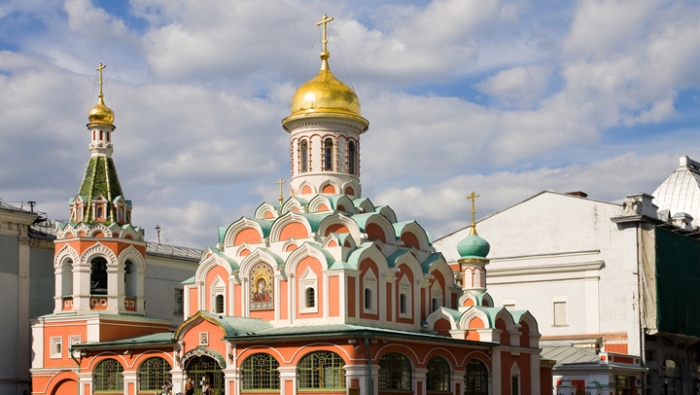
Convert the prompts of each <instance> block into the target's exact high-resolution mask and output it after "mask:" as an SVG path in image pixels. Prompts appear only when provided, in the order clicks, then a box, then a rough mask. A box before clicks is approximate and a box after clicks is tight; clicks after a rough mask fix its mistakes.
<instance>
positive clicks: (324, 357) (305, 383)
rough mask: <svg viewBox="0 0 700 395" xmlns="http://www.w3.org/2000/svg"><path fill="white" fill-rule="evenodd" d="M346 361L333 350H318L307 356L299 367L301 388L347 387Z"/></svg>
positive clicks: (298, 373) (298, 377)
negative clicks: (344, 367)
mask: <svg viewBox="0 0 700 395" xmlns="http://www.w3.org/2000/svg"><path fill="white" fill-rule="evenodd" d="M344 365H345V361H344V360H343V358H341V357H340V355H338V354H336V353H334V352H331V351H316V352H314V353H311V354H309V355H307V356H305V357H304V358H303V359H302V360H301V361H300V362H299V367H298V368H297V379H298V380H299V389H308V388H345V369H343V366H344Z"/></svg>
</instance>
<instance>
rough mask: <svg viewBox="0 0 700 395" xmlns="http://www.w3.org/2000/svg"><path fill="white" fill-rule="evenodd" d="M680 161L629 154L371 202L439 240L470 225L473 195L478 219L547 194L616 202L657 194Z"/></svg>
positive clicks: (410, 190) (471, 179)
mask: <svg viewBox="0 0 700 395" xmlns="http://www.w3.org/2000/svg"><path fill="white" fill-rule="evenodd" d="M677 160H678V158H677V157H676V156H672V155H667V154H656V155H651V156H638V155H635V154H630V153H628V154H624V155H620V156H618V157H615V158H612V159H604V160H600V161H593V162H590V163H585V164H573V165H568V166H564V167H560V168H547V167H545V168H539V169H535V170H530V171H522V172H513V171H499V172H495V173H491V174H488V175H485V174H464V175H459V176H456V177H451V178H449V179H444V180H442V181H440V182H438V183H435V184H424V185H423V186H422V187H407V188H387V189H384V190H381V191H380V192H379V193H378V195H377V196H376V197H374V198H372V201H373V202H374V203H375V204H381V205H383V204H388V205H390V206H391V207H392V208H393V209H394V211H396V213H397V216H398V217H399V220H406V219H409V218H411V219H416V220H418V222H419V223H420V224H421V225H423V226H424V227H426V228H427V229H428V230H429V231H430V233H431V235H432V236H433V237H434V238H439V237H441V236H443V235H445V234H448V233H450V232H453V231H455V230H456V229H457V228H458V227H464V226H466V225H467V224H468V223H469V221H470V212H469V210H470V207H469V203H468V201H467V200H466V199H465V197H466V196H467V195H468V194H469V193H471V192H472V191H476V192H477V193H478V194H480V195H481V198H479V199H478V200H477V218H479V217H483V216H485V215H487V214H489V213H492V212H494V211H496V210H501V209H503V208H506V207H508V206H510V205H512V204H515V203H517V202H519V201H521V200H523V199H526V198H528V197H530V196H532V195H534V194H536V193H538V192H541V191H543V190H554V191H557V192H574V191H583V192H586V193H588V195H589V198H591V199H598V200H604V201H615V200H619V199H622V198H624V197H625V196H626V195H627V194H632V193H637V192H640V191H642V192H647V193H651V192H653V191H654V189H655V188H656V187H657V186H658V184H660V183H661V182H662V181H663V180H664V179H665V178H666V177H667V176H668V175H669V174H671V173H672V172H673V169H674V168H675V166H676V163H677ZM601 175H604V176H601ZM602 178H604V181H601V179H602Z"/></svg>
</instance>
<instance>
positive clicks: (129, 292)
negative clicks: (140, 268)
mask: <svg viewBox="0 0 700 395" xmlns="http://www.w3.org/2000/svg"><path fill="white" fill-rule="evenodd" d="M124 292H125V293H126V296H127V297H129V298H135V297H136V265H135V264H134V262H132V261H131V260H127V261H126V262H125V263H124Z"/></svg>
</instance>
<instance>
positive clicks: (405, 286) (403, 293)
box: [399, 276, 413, 318]
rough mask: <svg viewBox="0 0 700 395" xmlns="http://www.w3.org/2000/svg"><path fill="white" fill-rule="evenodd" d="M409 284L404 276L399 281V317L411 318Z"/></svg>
mask: <svg viewBox="0 0 700 395" xmlns="http://www.w3.org/2000/svg"><path fill="white" fill-rule="evenodd" d="M412 308H413V306H412V305H411V282H410V281H409V280H408V278H406V276H403V277H401V281H399V317H401V318H411V311H412Z"/></svg>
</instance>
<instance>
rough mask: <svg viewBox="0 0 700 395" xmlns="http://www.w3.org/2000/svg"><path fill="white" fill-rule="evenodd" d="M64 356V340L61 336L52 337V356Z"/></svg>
mask: <svg viewBox="0 0 700 395" xmlns="http://www.w3.org/2000/svg"><path fill="white" fill-rule="evenodd" d="M62 357H63V340H62V339H61V337H60V336H58V337H52V338H51V358H62Z"/></svg>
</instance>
